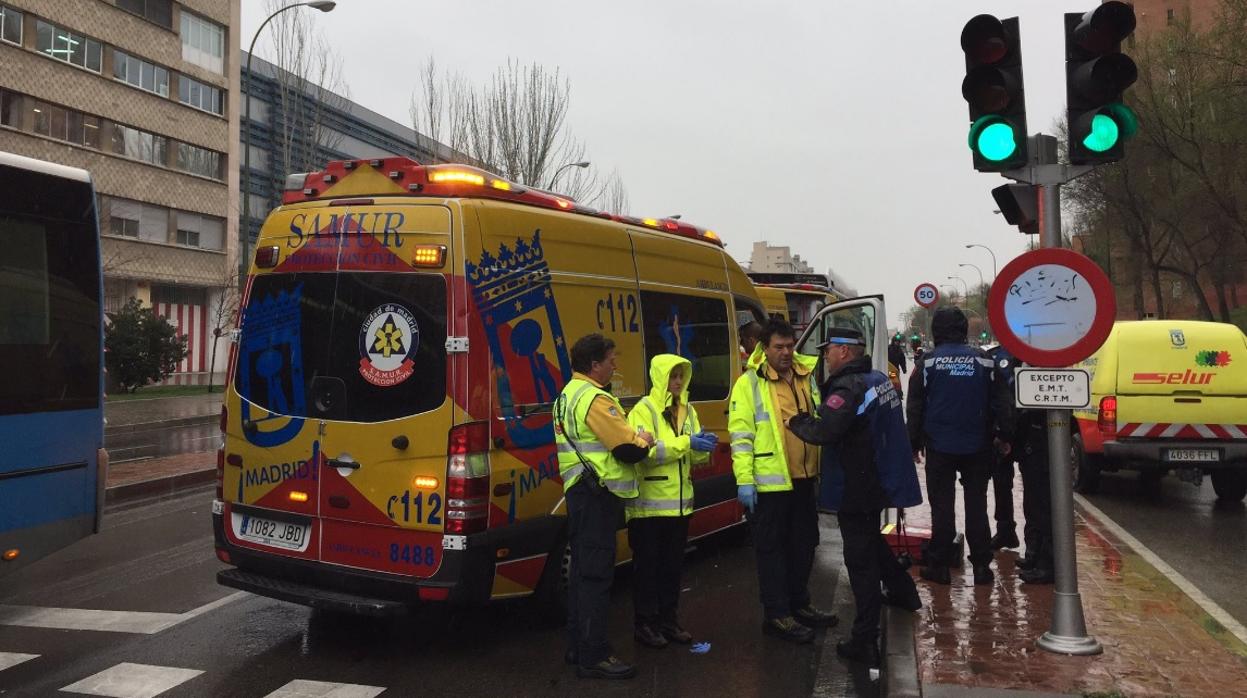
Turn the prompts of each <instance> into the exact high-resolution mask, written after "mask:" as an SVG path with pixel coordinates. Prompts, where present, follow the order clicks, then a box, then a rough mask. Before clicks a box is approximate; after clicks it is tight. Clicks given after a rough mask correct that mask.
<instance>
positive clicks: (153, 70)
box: [113, 49, 169, 97]
mask: <svg viewBox="0 0 1247 698" xmlns="http://www.w3.org/2000/svg"><path fill="white" fill-rule="evenodd" d="M113 77H115V78H117V79H118V80H121V81H122V82H127V83H130V84H131V85H134V86H135V87H137V88H139V89H141V90H147V91H148V92H155V93H156V94H158V95H160V96H161V97H168V96H169V71H168V70H165V69H164V68H161V67H160V66H158V65H155V64H153V63H148V62H147V61H145V60H143V59H141V58H135V57H134V56H131V55H129V54H126V53H122V52H121V51H118V50H116V49H113Z"/></svg>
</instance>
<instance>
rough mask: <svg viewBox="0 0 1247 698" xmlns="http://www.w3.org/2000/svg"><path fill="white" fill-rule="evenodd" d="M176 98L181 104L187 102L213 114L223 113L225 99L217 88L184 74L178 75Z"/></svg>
mask: <svg viewBox="0 0 1247 698" xmlns="http://www.w3.org/2000/svg"><path fill="white" fill-rule="evenodd" d="M178 99H179V100H180V101H181V102H182V104H189V105H190V106H192V107H195V108H196V109H202V110H204V111H207V112H212V113H213V114H224V113H225V100H224V99H223V98H222V96H221V91H220V90H219V89H217V88H215V87H213V86H211V85H205V84H203V83H202V82H199V81H198V80H192V79H190V78H188V77H186V76H185V75H182V76H179V77H178Z"/></svg>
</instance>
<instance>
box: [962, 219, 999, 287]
mask: <svg viewBox="0 0 1247 698" xmlns="http://www.w3.org/2000/svg"><path fill="white" fill-rule="evenodd" d="M996 213H1000V211H996ZM971 247H982V248H983V249H985V250H987V254H989V255H991V256H992V281H995V280H996V253H995V252H992V248H990V247H988V246H987V245H980V244H978V243H977V242H973V243H970V244H969V245H966V249H967V250H968V249H970V248H971Z"/></svg>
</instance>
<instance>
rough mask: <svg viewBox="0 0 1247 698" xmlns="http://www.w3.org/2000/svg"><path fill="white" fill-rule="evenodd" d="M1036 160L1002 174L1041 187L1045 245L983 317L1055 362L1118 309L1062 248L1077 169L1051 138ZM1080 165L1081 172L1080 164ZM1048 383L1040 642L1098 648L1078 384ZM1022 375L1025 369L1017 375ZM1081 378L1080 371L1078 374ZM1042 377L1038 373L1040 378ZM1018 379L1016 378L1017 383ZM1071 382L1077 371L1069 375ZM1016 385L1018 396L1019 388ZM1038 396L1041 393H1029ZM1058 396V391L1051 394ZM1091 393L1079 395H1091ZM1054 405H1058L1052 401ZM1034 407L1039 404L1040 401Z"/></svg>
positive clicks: (1087, 650)
mask: <svg viewBox="0 0 1247 698" xmlns="http://www.w3.org/2000/svg"><path fill="white" fill-rule="evenodd" d="M1036 139H1037V141H1038V142H1037V145H1038V146H1039V147H1036V148H1035V149H1034V150H1035V151H1036V154H1037V156H1038V157H1037V158H1036V162H1034V163H1033V164H1032V165H1031V166H1030V167H1029V168H1026V169H1024V170H1020V171H1015V172H1013V173H1010V174H1009V175H1008V176H1010V177H1012V178H1014V179H1019V180H1022V181H1029V182H1031V183H1032V184H1037V185H1039V189H1040V196H1039V228H1040V234H1041V238H1042V243H1043V248H1042V249H1038V250H1033V251H1031V252H1027V253H1026V254H1023V255H1022V256H1020V257H1018V258H1017V259H1015V260H1013V261H1012V262H1010V263H1009V264H1008V265H1006V266H1005V268H1004V269H1003V270H1001V272H1000V276H999V277H997V279H996V280H995V282H993V284H992V288H991V293H990V295H989V298H988V303H989V305H988V316H989V317H990V318H991V322H992V327H993V328H995V329H996V334H997V337H998V338H999V339H1000V343H1001V345H1002V346H1004V347H1005V349H1007V350H1008V351H1009V352H1010V353H1012V354H1013V355H1014V356H1016V357H1017V358H1018V359H1019V360H1021V361H1025V362H1026V363H1028V364H1031V365H1032V366H1040V367H1048V368H1059V367H1064V366H1069V365H1071V364H1074V363H1077V362H1079V361H1082V360H1083V359H1085V358H1087V357H1088V356H1090V355H1091V354H1093V353H1095V351H1096V350H1097V349H1099V348H1100V345H1102V344H1103V343H1104V340H1105V339H1107V338H1108V334H1109V332H1110V331H1111V330H1112V327H1113V319H1114V317H1115V316H1116V314H1117V304H1116V298H1115V296H1114V293H1113V286H1112V283H1111V282H1110V281H1109V280H1108V277H1106V276H1105V275H1104V272H1103V271H1102V270H1101V269H1100V268H1099V267H1098V266H1096V264H1095V263H1094V262H1092V261H1091V260H1090V259H1088V258H1086V257H1084V256H1083V255H1080V254H1078V253H1076V252H1073V251H1072V250H1065V249H1060V246H1061V195H1060V185H1061V184H1063V183H1064V182H1066V181H1068V180H1069V179H1072V178H1073V177H1074V176H1077V175H1078V174H1081V173H1082V172H1081V171H1079V172H1073V171H1071V170H1073V169H1074V168H1070V167H1068V166H1062V165H1058V164H1056V157H1055V155H1056V147H1055V141H1056V139H1054V138H1051V137H1050V136H1037V137H1036ZM1084 171H1085V170H1084ZM1040 373H1041V374H1042V373H1046V374H1048V375H1047V378H1049V379H1050V380H1047V381H1035V382H1034V384H1035V385H1039V384H1041V383H1047V384H1048V385H1051V386H1057V385H1060V386H1063V388H1062V391H1065V390H1068V391H1069V393H1068V395H1067V396H1066V398H1063V399H1066V400H1068V401H1069V404H1066V403H1064V402H1060V403H1055V404H1051V403H1050V404H1046V405H1043V406H1044V407H1046V408H1048V465H1049V468H1048V469H1049V487H1050V489H1051V494H1052V543H1053V562H1054V563H1055V565H1054V566H1055V568H1056V570H1055V572H1056V590H1055V597H1054V602H1053V609H1052V627H1051V628H1050V629H1049V630H1048V632H1046V633H1044V635H1043V637H1041V638H1040V639H1039V647H1040V648H1042V649H1044V650H1047V651H1049V652H1055V653H1058V654H1073V655H1087V654H1099V653H1101V652H1103V651H1104V648H1103V647H1102V646H1101V645H1100V643H1099V642H1098V641H1097V640H1096V639H1095V638H1093V637H1091V636H1090V635H1088V634H1087V623H1086V620H1085V618H1084V616H1083V610H1082V597H1081V596H1080V595H1079V593H1078V569H1077V559H1076V558H1075V551H1074V490H1073V485H1072V482H1071V475H1070V418H1071V413H1070V410H1071V409H1072V408H1073V407H1074V406H1075V403H1076V402H1077V401H1076V400H1075V397H1076V391H1077V390H1081V391H1083V392H1087V393H1089V386H1087V387H1082V386H1081V385H1079V386H1078V388H1074V387H1071V386H1073V385H1074V384H1073V383H1070V382H1069V379H1067V378H1060V377H1058V375H1057V374H1058V372H1056V371H1046V372H1040ZM1023 375H1025V374H1023ZM1084 376H1085V374H1084ZM1041 377H1042V376H1041ZM1021 380H1022V378H1021V377H1019V382H1021ZM1073 380H1075V381H1077V380H1078V379H1077V377H1074V379H1073ZM1018 390H1019V393H1018V395H1019V400H1020V398H1021V395H1022V393H1021V390H1022V388H1018ZM1035 393H1036V394H1040V391H1035ZM1049 395H1056V393H1049ZM1089 398H1090V396H1089V394H1088V395H1087V396H1086V397H1085V399H1084V398H1081V397H1079V400H1082V401H1084V402H1085V401H1086V400H1089ZM1056 405H1060V406H1059V407H1057V406H1056ZM1035 406H1036V407H1038V406H1040V405H1038V404H1036V405H1035Z"/></svg>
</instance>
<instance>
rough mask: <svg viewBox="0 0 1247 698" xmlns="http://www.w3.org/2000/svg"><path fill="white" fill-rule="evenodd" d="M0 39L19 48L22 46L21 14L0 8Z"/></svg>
mask: <svg viewBox="0 0 1247 698" xmlns="http://www.w3.org/2000/svg"><path fill="white" fill-rule="evenodd" d="M0 39H4V40H5V41H8V42H9V43H13V44H17V45H19V46H20V45H21V44H22V13H21V12H18V11H17V10H12V9H9V8H7V7H0Z"/></svg>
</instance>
